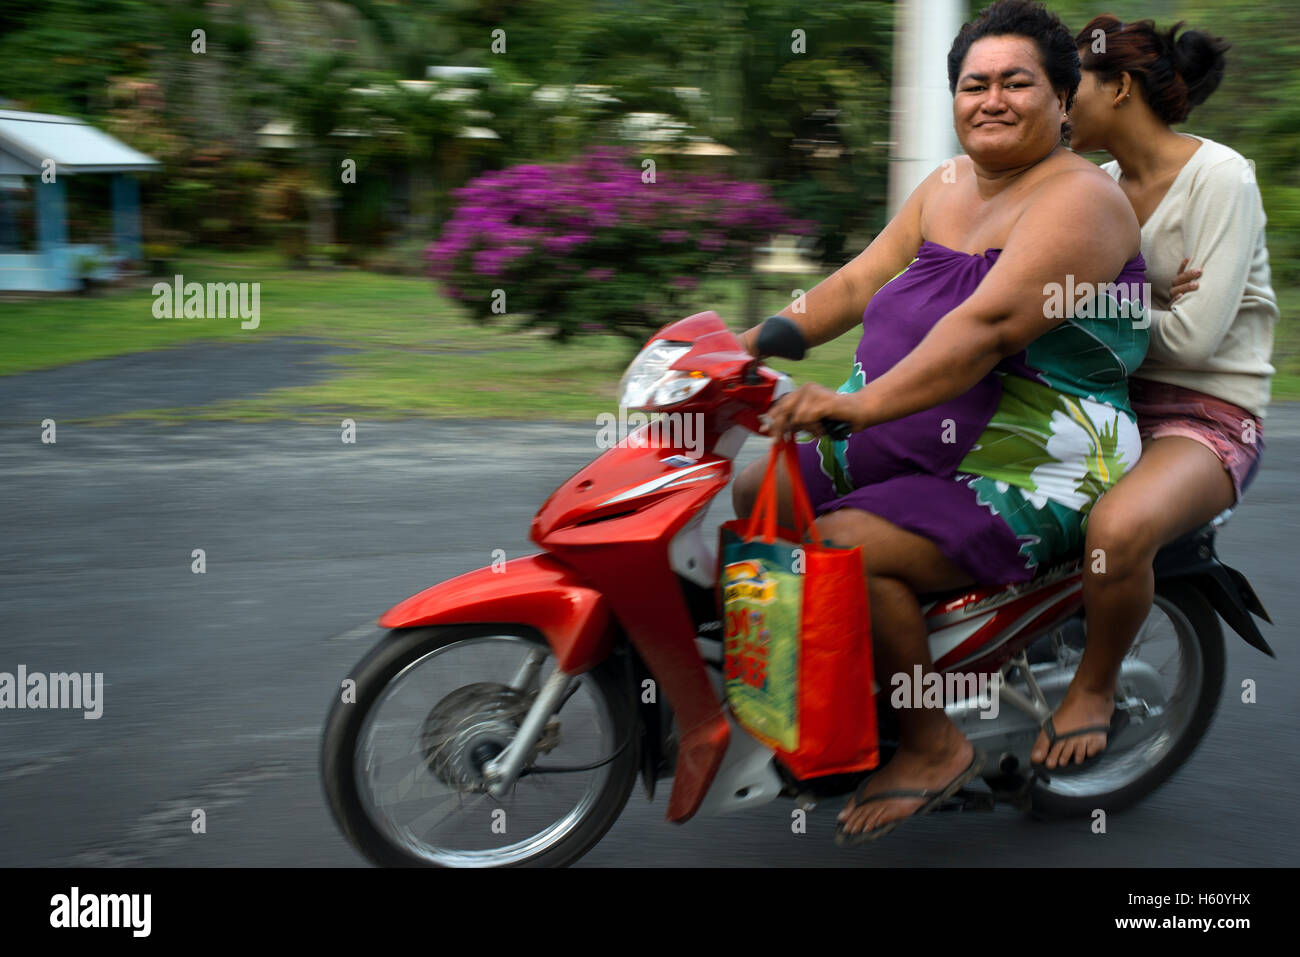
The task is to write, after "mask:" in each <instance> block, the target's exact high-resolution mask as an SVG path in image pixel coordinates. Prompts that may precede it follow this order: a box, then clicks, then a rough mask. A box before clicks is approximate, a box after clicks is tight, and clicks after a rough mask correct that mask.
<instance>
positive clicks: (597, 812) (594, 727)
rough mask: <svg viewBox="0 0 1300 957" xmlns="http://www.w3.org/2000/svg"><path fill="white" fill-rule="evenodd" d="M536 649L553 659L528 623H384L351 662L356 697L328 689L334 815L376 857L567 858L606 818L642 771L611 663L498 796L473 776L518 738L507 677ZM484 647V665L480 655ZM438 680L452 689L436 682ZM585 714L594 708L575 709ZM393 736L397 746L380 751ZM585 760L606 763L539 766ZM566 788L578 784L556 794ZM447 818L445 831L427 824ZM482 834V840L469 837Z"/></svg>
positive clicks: (324, 764)
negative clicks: (381, 632)
mask: <svg viewBox="0 0 1300 957" xmlns="http://www.w3.org/2000/svg"><path fill="white" fill-rule="evenodd" d="M532 652H541V653H544V654H545V655H546V658H545V660H543V661H542V663H541V669H540V675H541V676H542V677H544V676H545V675H546V674H548V673H549V672H550V670H551V669H552V668H553V667H554V657H553V656H551V655H550V649H549V648H548V646H547V645H546V642H545V641H544V640H543V639H542V638H541V636H540V635H539V634H537V632H536V631H534V630H533V629H530V628H528V627H526V626H519V625H458V626H451V627H440V628H416V629H406V630H395V631H392V632H390V633H389V634H388V636H386V637H385V638H384V640H382V641H381V642H380V643H379V644H378V645H377V646H376V647H375V648H374V649H373V650H372V651H371V652H370V653H369V654H368V655H367V656H366V657H365V658H364V659H362V661H361V662H360V663H358V665H357V666H356V667H355V668H354V669H353V671H352V674H351V676H350V677H351V678H352V680H353V681H355V687H354V689H353V693H352V700H351V701H347V700H343V699H342V696H341V697H340V700H336V701H335V702H334V705H333V707H332V709H331V711H330V714H329V718H328V719H327V722H326V726H325V734H324V739H323V742H322V749H321V773H322V781H323V784H324V789H325V794H326V798H327V800H328V803H329V807H330V810H331V812H332V813H333V815H334V818H335V820H336V822H337V823H338V825H339V827H340V828H341V829H342V831H343V833H344V835H345V836H346V837H347V838H348V839H349V840H350V841H351V842H352V844H353V845H354V846H355V847H356V848H357V849H358V850H360V851H361V852H362V853H363V854H365V856H366V857H367V858H369V859H370V860H371V861H372V862H373V863H375V864H378V865H381V866H387V867H563V866H567V865H569V864H571V863H573V862H574V861H576V860H577V859H578V858H580V857H581V856H582V855H583V854H585V853H586V852H587V851H588V850H590V848H591V847H592V846H593V845H594V844H596V842H597V841H599V840H600V839H601V837H603V836H604V834H605V832H606V831H608V830H609V828H610V827H611V826H612V825H613V823H614V821H615V820H616V819H617V818H618V816H619V814H620V813H621V812H622V810H623V807H624V806H625V805H626V803H627V799H628V795H629V794H630V793H631V790H632V787H633V785H634V784H635V782H636V775H637V769H638V766H639V756H638V752H639V748H638V741H637V739H636V736H635V734H634V732H635V726H636V717H635V713H634V711H633V706H632V703H631V700H630V699H629V697H628V694H627V692H626V691H625V690H624V688H623V684H622V682H621V681H620V680H619V678H618V676H617V675H616V674H615V669H614V668H613V666H612V665H611V664H610V663H608V662H607V663H605V664H603V665H601V666H600V667H598V668H596V669H593V670H592V671H590V672H587V673H585V674H583V675H581V676H580V677H579V679H578V685H577V687H576V689H575V691H574V693H573V694H572V696H571V698H569V699H566V700H565V702H564V703H563V704H562V705H561V706H560V708H559V710H558V711H557V712H556V714H555V716H554V717H553V718H552V725H553V728H550V729H548V731H547V732H545V733H544V734H543V738H542V741H541V742H539V745H540V746H541V747H543V748H544V749H546V750H548V751H549V753H544V754H537V753H535V754H534V755H533V756H532V758H531V759H530V761H529V762H528V765H529V766H530V767H536V768H538V771H536V772H533V773H529V774H525V775H524V776H522V777H521V778H520V779H519V780H518V781H517V782H516V784H515V786H514V788H513V789H512V791H511V793H510V794H509V795H507V796H505V797H504V798H502V799H500V800H498V799H496V798H494V797H493V796H492V795H490V794H488V793H486V791H485V790H484V785H483V782H482V778H481V776H477V775H478V769H480V768H481V764H482V763H483V761H484V760H485V759H486V758H490V757H492V756H494V754H495V753H498V752H499V751H500V750H501V749H502V748H504V746H505V745H506V744H508V743H509V741H510V740H511V739H512V738H513V732H514V731H515V730H517V728H518V723H519V721H520V720H521V719H522V714H523V713H524V712H526V711H527V707H528V705H529V704H530V703H531V700H532V698H531V697H530V696H529V695H528V694H527V693H524V694H520V693H519V692H516V691H512V690H511V689H510V687H509V682H510V681H511V677H512V672H513V671H514V668H515V667H516V666H517V665H518V664H519V662H520V661H521V660H522V659H524V658H526V657H527V656H528V655H529V654H530V653H532ZM491 657H495V658H496V659H497V660H496V661H495V662H493V663H491V664H483V663H482V662H481V661H480V660H479V659H486V658H491ZM512 662H513V664H512ZM485 668H486V669H487V672H486V673H482V672H483V670H484V669H485ZM474 677H479V678H482V679H487V680H478V681H473V680H469V679H472V678H474ZM435 679H436V680H438V681H441V682H442V683H443V684H444V685H445V687H446V689H447V690H445V691H438V690H435V689H434V687H433V682H434V681H435ZM535 693H536V682H534V683H533V694H534V695H535ZM587 712H590V713H591V715H592V716H593V717H592V718H591V719H589V720H588V719H584V718H583V717H582V715H584V714H586V713H587ZM584 739H588V740H585V744H584ZM387 743H392V744H394V745H395V746H396V748H395V752H394V754H392V755H389V754H387V753H386V752H385V751H384V750H383V746H382V745H383V744H387ZM620 746H621V750H619V748H620ZM575 748H577V751H576V752H575V750H574V749H575ZM611 755H612V756H613V757H612V759H611V760H608V761H606V760H605V759H606V758H610V756H611ZM602 762H603V763H602ZM588 764H600V766H599V767H597V768H594V769H592V770H590V771H583V772H570V773H541V771H542V770H543V769H544V768H545V767H546V766H551V767H555V766H566V767H574V766H579V767H586V766H587V765H588ZM566 790H567V791H570V792H572V793H573V794H575V795H576V796H575V797H573V798H572V800H570V799H569V798H567V797H565V796H563V795H559V796H558V797H557V792H562V791H566ZM525 799H527V800H525ZM528 800H531V801H532V804H529V803H527V802H528ZM453 802H454V803H453ZM537 803H542V804H553V805H555V806H556V807H557V808H559V810H558V811H556V812H554V813H555V814H558V815H559V816H558V817H557V818H556V819H554V820H548V816H549V815H551V814H552V812H550V811H546V810H543V811H540V812H539V811H538V810H537V808H536V804H537ZM570 804H571V805H572V806H569V805H570ZM566 807H567V810H565V808H566ZM430 818H432V819H433V821H432V822H431V821H430ZM431 824H432V826H430V825H431ZM447 824H450V825H451V828H450V830H446V831H444V833H443V835H441V836H437V837H429V836H428V835H430V834H432V833H433V832H434V831H437V830H438V829H439V828H442V827H444V825H447ZM518 835H522V836H518ZM479 843H485V844H487V845H489V846H486V847H478V846H467V845H477V844H479Z"/></svg>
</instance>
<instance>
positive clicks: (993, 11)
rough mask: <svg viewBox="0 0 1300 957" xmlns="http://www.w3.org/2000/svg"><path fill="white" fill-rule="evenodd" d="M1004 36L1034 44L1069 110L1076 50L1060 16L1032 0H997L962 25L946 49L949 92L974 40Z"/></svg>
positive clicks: (1075, 87)
mask: <svg viewBox="0 0 1300 957" xmlns="http://www.w3.org/2000/svg"><path fill="white" fill-rule="evenodd" d="M1005 36H1016V37H1025V38H1026V39H1029V40H1033V41H1034V43H1035V44H1037V46H1038V55H1039V56H1040V57H1041V58H1042V60H1043V67H1044V68H1045V69H1046V70H1047V78H1048V80H1049V81H1051V84H1052V89H1054V90H1058V91H1059V90H1064V91H1066V94H1067V96H1066V100H1065V108H1066V109H1067V110H1068V109H1069V108H1070V106H1071V105H1072V104H1073V103H1074V93H1075V91H1076V90H1078V89H1079V51H1078V49H1077V48H1076V45H1075V42H1074V38H1073V37H1072V36H1070V30H1069V28H1068V27H1066V25H1065V24H1064V23H1062V22H1061V19H1060V17H1058V16H1057V15H1056V14H1054V13H1052V12H1051V11H1050V10H1048V9H1047V8H1046V7H1044V6H1043V5H1042V4H1041V3H1034V2H1031V0H997V2H996V3H993V4H991V5H990V6H988V7H985V8H984V9H983V10H982V11H981V12H980V14H979V16H977V17H976V18H975V19H974V20H971V21H970V22H969V23H964V24H962V28H961V30H960V31H958V33H957V38H956V39H955V40H953V41H952V48H951V49H950V50H949V51H948V91H949V92H950V93H956V92H957V77H958V75H959V74H960V73H961V65H962V62H963V61H964V60H965V59H966V54H967V53H969V52H970V48H971V45H972V44H974V43H975V41H976V40H982V39H984V38H985V37H1005Z"/></svg>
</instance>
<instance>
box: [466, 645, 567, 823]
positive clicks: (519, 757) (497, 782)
mask: <svg viewBox="0 0 1300 957" xmlns="http://www.w3.org/2000/svg"><path fill="white" fill-rule="evenodd" d="M546 657H547V655H546V653H545V652H543V651H530V652H529V653H528V657H527V658H525V659H524V661H523V663H522V664H520V666H519V670H518V671H516V672H515V676H514V678H512V679H511V681H510V687H511V688H513V689H514V690H515V691H525V692H526V691H528V690H529V689H530V688H532V686H533V684H534V683H535V682H536V680H537V675H538V673H539V672H540V671H541V667H542V662H543V661H544V660H545V659H546ZM575 681H577V676H576V675H571V674H567V673H566V672H564V671H562V670H561V669H560V666H559V664H558V663H557V664H556V666H555V668H554V669H553V670H552V671H551V673H550V674H549V675H547V677H546V680H545V681H543V682H542V687H541V690H540V691H539V692H538V693H537V697H536V699H534V701H533V703H532V706H531V707H530V708H529V709H528V714H526V715H525V716H524V720H523V723H522V724H521V725H520V726H519V733H518V734H516V735H515V736H514V738H513V739H512V740H511V742H510V744H508V745H507V746H506V749H505V750H504V751H502V752H501V753H500V754H498V755H497V756H496V757H495V758H493V759H492V760H491V761H489V762H488V763H487V764H486V765H484V766H483V779H484V781H485V782H486V783H487V787H488V793H490V794H491V795H492V796H493V797H496V798H504V797H505V796H506V795H507V794H509V793H510V789H511V788H513V787H514V786H515V782H516V781H518V780H519V773H520V772H521V771H522V770H523V769H524V762H525V761H527V760H528V755H530V754H531V753H532V751H533V747H534V746H535V745H536V744H537V742H538V740H539V739H540V738H541V736H542V732H543V731H544V730H545V729H546V722H547V721H549V720H550V719H551V715H553V714H554V713H555V711H556V710H557V709H558V708H559V707H560V705H562V704H563V703H564V699H565V697H566V695H567V694H568V692H569V689H570V688H571V687H572V686H573V683H574V682H575Z"/></svg>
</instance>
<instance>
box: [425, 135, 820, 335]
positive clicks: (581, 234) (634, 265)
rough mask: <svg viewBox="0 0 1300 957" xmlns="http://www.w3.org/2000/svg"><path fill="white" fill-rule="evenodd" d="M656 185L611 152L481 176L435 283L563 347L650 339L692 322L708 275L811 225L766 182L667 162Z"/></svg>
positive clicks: (443, 251) (462, 193) (435, 270)
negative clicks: (691, 298) (592, 339)
mask: <svg viewBox="0 0 1300 957" xmlns="http://www.w3.org/2000/svg"><path fill="white" fill-rule="evenodd" d="M649 178H650V177H649V176H647V175H645V173H644V171H643V169H642V167H641V166H640V165H639V163H638V161H637V159H636V158H635V157H633V156H631V155H630V154H626V153H623V152H621V151H617V150H613V149H601V150H596V151H594V152H591V153H589V154H587V155H586V156H583V157H581V158H579V159H577V160H574V161H571V162H568V163H562V164H558V165H550V166H537V165H526V166H513V167H510V168H508V169H504V170H501V171H499V172H494V173H489V174H486V175H484V176H480V177H479V178H478V179H475V180H473V181H471V182H470V183H469V184H467V185H466V186H464V187H463V188H461V189H459V190H456V191H455V193H454V194H453V196H454V197H455V199H456V201H457V203H458V205H457V207H456V210H455V212H454V213H453V215H452V218H451V219H450V220H448V222H447V224H446V227H445V228H444V230H443V233H442V235H441V237H440V238H439V239H438V241H437V242H435V243H433V244H431V245H430V246H429V247H428V249H427V250H426V252H425V257H426V258H427V259H428V260H429V270H430V274H431V275H432V276H433V277H434V279H435V280H437V281H438V283H439V284H440V286H441V288H442V290H443V292H444V293H446V294H447V295H448V296H451V297H452V298H453V299H456V300H459V301H460V302H462V303H464V304H465V305H467V306H469V307H470V310H471V312H472V313H473V314H474V315H475V316H476V317H478V318H479V319H481V320H483V321H487V320H490V319H492V318H494V317H495V316H496V315H498V314H502V313H505V314H509V315H510V316H511V317H512V318H517V319H519V320H521V324H522V326H525V327H534V328H543V329H546V330H547V331H549V332H550V334H551V336H552V337H553V338H555V339H557V340H560V341H564V340H567V339H569V338H570V337H572V336H574V335H577V334H580V333H587V332H596V333H616V334H619V335H623V336H627V337H629V338H632V339H635V340H636V341H637V342H641V341H643V340H644V339H645V338H646V337H647V336H648V335H649V334H650V333H651V332H653V331H654V330H656V329H658V328H659V327H661V326H663V325H664V324H665V323H667V322H671V321H672V320H674V319H678V318H681V317H682V315H683V313H681V312H679V311H678V309H679V307H678V303H679V301H680V299H681V298H682V296H683V295H684V294H685V293H687V292H688V291H689V290H691V289H693V288H694V287H695V285H696V284H697V283H698V281H699V279H700V277H701V276H702V275H703V274H704V273H705V272H706V271H711V270H726V269H728V268H743V269H747V268H748V267H749V264H750V259H751V256H752V252H753V248H754V246H756V245H758V244H761V243H763V242H765V241H766V240H767V239H768V237H770V236H771V235H773V234H776V233H796V234H798V233H802V232H804V231H806V230H807V229H808V228H809V224H808V223H806V222H804V221H800V220H796V219H793V218H791V217H790V216H788V215H787V214H786V212H785V211H784V210H783V209H782V208H781V207H780V206H779V205H778V204H777V203H775V202H774V201H773V200H772V199H771V197H770V196H769V195H768V193H767V190H766V189H765V188H764V187H762V186H759V185H755V184H752V183H743V182H735V181H730V180H725V179H721V178H718V177H714V176H707V175H701V174H687V173H682V172H680V171H678V170H676V169H670V168H667V167H665V166H663V165H660V166H659V167H658V169H657V170H656V171H655V176H654V178H653V181H649V182H647V179H649ZM494 303H496V304H497V306H496V309H495V311H494V309H493V304H494Z"/></svg>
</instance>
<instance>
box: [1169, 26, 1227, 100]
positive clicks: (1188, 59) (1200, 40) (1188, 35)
mask: <svg viewBox="0 0 1300 957" xmlns="http://www.w3.org/2000/svg"><path fill="white" fill-rule="evenodd" d="M1179 26H1181V24H1179ZM1177 30H1178V26H1175V27H1174V28H1173V29H1171V30H1170V31H1169V33H1168V34H1167V35H1165V36H1164V37H1162V40H1164V41H1165V43H1162V44H1161V46H1165V44H1166V43H1167V44H1168V49H1169V53H1168V54H1167V55H1168V57H1169V61H1170V63H1171V64H1172V65H1173V68H1174V70H1175V72H1177V73H1178V75H1179V76H1181V77H1182V78H1183V82H1184V83H1186V84H1187V102H1188V105H1189V106H1199V105H1200V104H1202V103H1204V102H1205V101H1206V100H1207V99H1208V98H1209V96H1210V94H1211V93H1213V92H1214V91H1215V90H1216V89H1218V86H1219V83H1220V81H1221V80H1222V79H1223V70H1224V67H1225V66H1226V62H1227V61H1226V58H1225V57H1224V53H1226V52H1227V50H1228V48H1229V44H1228V43H1226V42H1224V41H1223V40H1222V39H1220V38H1219V37H1214V36H1211V35H1210V34H1208V33H1203V32H1201V31H1200V30H1188V31H1186V32H1185V33H1183V35H1182V36H1180V37H1178V39H1177V40H1174V33H1175V32H1176V31H1177Z"/></svg>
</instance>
